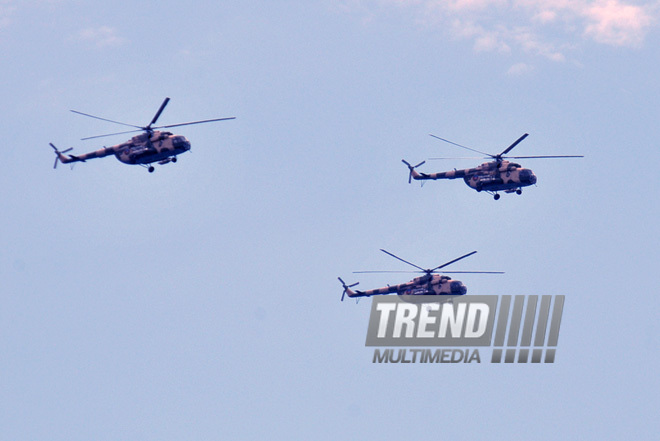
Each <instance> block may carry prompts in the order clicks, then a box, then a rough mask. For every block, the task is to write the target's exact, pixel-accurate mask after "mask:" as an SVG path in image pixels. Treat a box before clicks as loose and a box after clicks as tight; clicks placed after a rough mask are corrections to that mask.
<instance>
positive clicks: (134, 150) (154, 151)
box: [110, 132, 190, 164]
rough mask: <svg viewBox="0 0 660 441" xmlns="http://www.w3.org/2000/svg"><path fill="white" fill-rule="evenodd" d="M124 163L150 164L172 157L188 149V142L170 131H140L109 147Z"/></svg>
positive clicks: (183, 137)
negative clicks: (138, 133)
mask: <svg viewBox="0 0 660 441" xmlns="http://www.w3.org/2000/svg"><path fill="white" fill-rule="evenodd" d="M110 148H111V149H113V150H114V154H115V157H116V158H117V159H118V160H120V161H121V162H123V163H124V164H151V163H152V162H157V161H163V160H167V159H169V158H174V157H175V156H176V155H180V154H181V153H185V152H187V151H188V150H190V142H189V141H188V140H187V139H186V138H185V136H181V135H173V134H172V133H170V132H153V133H152V134H151V136H149V134H148V133H142V134H140V135H137V136H134V137H133V138H131V139H130V141H127V142H125V143H122V144H118V145H116V146H113V147H110Z"/></svg>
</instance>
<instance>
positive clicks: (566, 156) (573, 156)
mask: <svg viewBox="0 0 660 441" xmlns="http://www.w3.org/2000/svg"><path fill="white" fill-rule="evenodd" d="M507 158H513V159H537V158H584V156H582V155H559V156H507Z"/></svg>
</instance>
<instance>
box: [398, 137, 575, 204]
mask: <svg viewBox="0 0 660 441" xmlns="http://www.w3.org/2000/svg"><path fill="white" fill-rule="evenodd" d="M430 136H432V137H434V138H436V139H439V140H441V141H444V142H447V143H449V144H453V145H455V146H458V147H461V148H464V149H467V150H470V151H473V152H476V153H481V154H482V155H486V158H492V159H493V161H491V162H485V163H483V164H481V165H479V166H478V167H475V168H467V169H464V170H456V169H454V170H452V171H448V172H441V173H430V174H427V173H418V172H417V171H415V169H416V168H417V167H419V166H420V165H422V164H424V163H425V162H426V161H422V162H420V163H419V164H417V165H415V166H413V165H410V163H409V162H408V161H406V160H405V159H402V160H401V161H402V162H403V163H404V164H406V165H407V166H408V169H409V170H410V173H409V175H408V183H410V182H411V179H412V178H414V179H416V180H428V179H456V178H463V180H464V181H465V183H466V184H467V185H468V186H469V187H471V188H473V189H475V190H477V191H485V192H486V193H489V194H492V195H493V197H494V198H495V200H498V199H499V198H500V195H499V194H498V193H497V192H498V191H504V192H505V193H513V192H515V193H516V194H522V188H523V187H527V186H529V185H534V184H536V175H535V174H534V172H533V171H532V170H530V169H528V168H523V167H522V166H521V165H520V164H516V163H514V162H509V161H507V160H505V159H504V158H512V159H532V158H583V157H584V156H576V155H570V156H567V155H563V156H504V155H506V154H507V153H509V152H510V151H511V150H513V148H514V147H515V146H517V145H518V144H519V143H520V142H521V141H522V140H523V139H525V138H527V136H528V134H527V133H525V134H524V135H522V136H521V137H520V138H518V139H517V140H516V141H515V142H514V143H513V144H511V145H510V146H509V147H507V148H506V149H504V151H503V152H502V153H500V154H498V155H492V154H490V153H484V152H481V151H479V150H475V149H473V148H470V147H466V146H464V145H460V144H456V143H455V142H452V141H449V140H447V139H444V138H440V137H439V136H435V135H430ZM430 159H478V158H430Z"/></svg>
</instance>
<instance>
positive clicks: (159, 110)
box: [147, 97, 170, 128]
mask: <svg viewBox="0 0 660 441" xmlns="http://www.w3.org/2000/svg"><path fill="white" fill-rule="evenodd" d="M169 102H170V98H169V97H166V98H165V101H163V104H161V105H160V108H159V109H158V112H156V115H154V119H152V120H151V122H150V123H149V125H148V126H147V128H151V126H152V125H154V124H156V121H158V118H160V114H161V113H163V110H164V109H165V106H167V103H169Z"/></svg>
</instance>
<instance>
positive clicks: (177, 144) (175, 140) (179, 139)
mask: <svg viewBox="0 0 660 441" xmlns="http://www.w3.org/2000/svg"><path fill="white" fill-rule="evenodd" d="M185 143H186V142H185V141H184V138H183V136H175V137H174V138H172V145H174V147H180V146H183V145H185Z"/></svg>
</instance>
